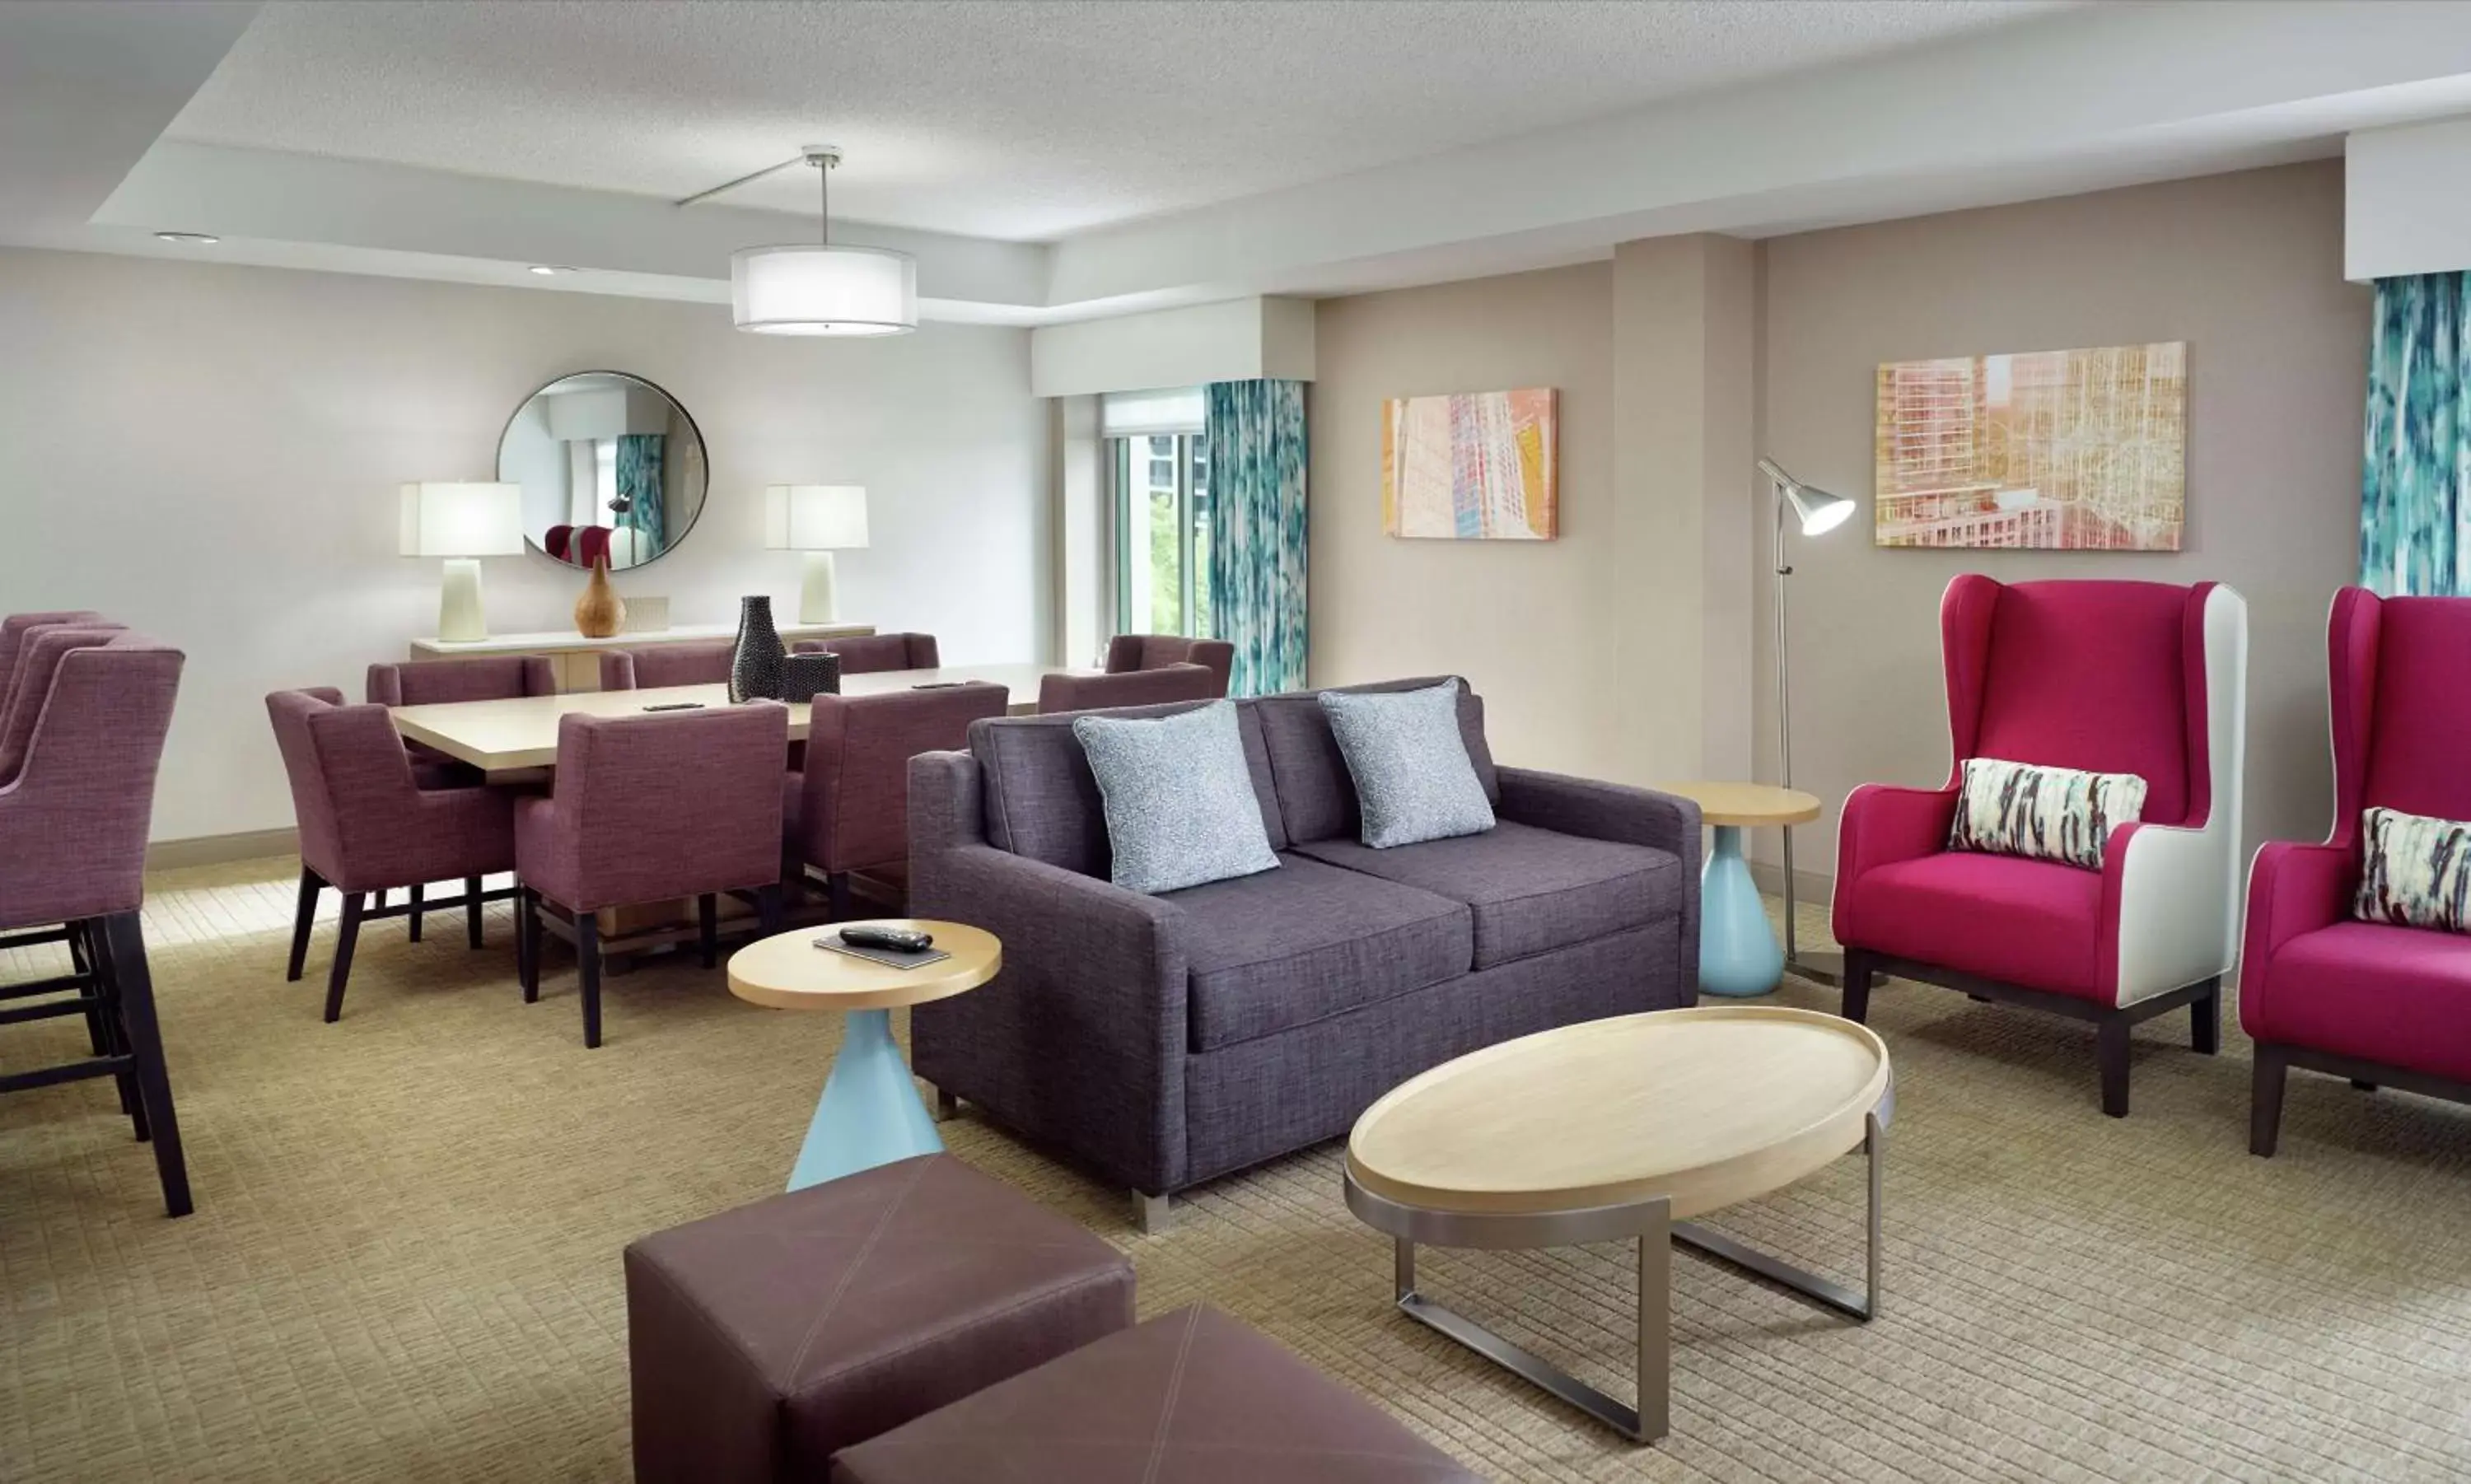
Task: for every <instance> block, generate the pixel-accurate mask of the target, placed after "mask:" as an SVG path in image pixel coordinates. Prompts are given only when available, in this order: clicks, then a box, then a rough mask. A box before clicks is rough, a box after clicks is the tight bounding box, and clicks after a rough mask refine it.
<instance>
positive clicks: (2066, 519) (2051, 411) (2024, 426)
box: [1872, 341, 2188, 552]
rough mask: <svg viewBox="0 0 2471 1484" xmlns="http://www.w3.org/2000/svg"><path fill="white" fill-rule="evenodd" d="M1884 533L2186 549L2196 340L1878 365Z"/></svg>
mask: <svg viewBox="0 0 2471 1484" xmlns="http://www.w3.org/2000/svg"><path fill="white" fill-rule="evenodd" d="M1875 426H1876V433H1877V439H1876V444H1875V464H1876V476H1877V483H1876V485H1875V486H1874V488H1875V496H1876V498H1875V499H1874V500H1873V501H1872V509H1873V514H1874V519H1875V521H1876V531H1877V541H1878V544H1879V545H1881V546H1917V547H1990V548H2008V549H2024V550H2035V551H2066V552H2176V551H2177V550H2179V537H2180V531H2181V529H2182V528H2183V527H2184V525H2185V524H2186V517H2187V469H2188V452H2187V451H2188V346H2187V342H2184V341H2170V342H2162V343H2158V344H2153V345H2111V346H2106V347H2104V348H2101V349H2096V350H2042V351H2032V352H2026V353H2022V354H2016V355H2003V356H1969V357H1957V358H1953V359H1949V360H1942V361H1899V362H1894V363H1892V364H1889V365H1882V366H1880V367H1879V385H1878V413H1877V422H1876V425H1875Z"/></svg>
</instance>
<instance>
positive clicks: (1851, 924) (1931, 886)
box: [1836, 851, 2103, 1000]
mask: <svg viewBox="0 0 2471 1484" xmlns="http://www.w3.org/2000/svg"><path fill="white" fill-rule="evenodd" d="M2102 881H2103V879H2102V874H2101V873H2100V872H2098V871H2084V870H2079V869H2078V868H2077V867H2075V866H2072V865H2059V864H2056V863H2054V862H2052V861H2048V860H2023V859H2021V858H2019V857H2015V856H1985V855H1975V854H1972V853H1970V852H1964V851H1954V852H1949V853H1947V854H1944V855H1936V856H1924V857H1922V858H1920V859H1919V860H1899V861H1896V862H1895V863H1894V864H1893V865H1883V866H1877V867H1874V868H1873V869H1871V870H1868V871H1865V872H1863V873H1862V874H1861V876H1859V877H1858V878H1856V879H1855V880H1854V881H1853V883H1852V884H1851V885H1849V886H1846V887H1844V888H1842V890H1841V894H1840V895H1839V897H1838V899H1837V912H1836V933H1837V937H1838V938H1839V939H1840V940H1842V941H1843V942H1844V943H1846V944H1847V945H1848V946H1851V947H1857V948H1865V949H1869V950H1871V952H1873V953H1879V954H1894V955H1895V956H1896V957H1899V958H1911V959H1915V960H1917V961H1918V962H1921V963H1927V964H1935V965H1938V966H1939V967H1941V968H1945V969H1954V970H1957V971H1959V972H1961V973H1965V974H1973V975H1979V976H1981V977H1982V978H1992V979H1999V980H2002V981H2004V982H2007V983H2010V984H2022V985H2024V986H2026V987H2027V988H2029V989H2047V990H2050V991H2052V992H2053V993H2055V994H2061V995H2075V996H2078V997H2080V998H2082V999H2086V1000H2093V999H2098V998H2100V996H2101V983H2102V975H2101V970H2100V968H2099V966H2098V965H2099V957H2100V954H2101V952H2102Z"/></svg>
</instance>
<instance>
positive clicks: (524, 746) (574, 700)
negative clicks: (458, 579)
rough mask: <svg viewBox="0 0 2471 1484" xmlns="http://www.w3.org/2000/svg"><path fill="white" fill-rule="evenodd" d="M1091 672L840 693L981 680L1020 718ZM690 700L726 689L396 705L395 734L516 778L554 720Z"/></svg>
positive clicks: (912, 679) (551, 731) (793, 716)
mask: <svg viewBox="0 0 2471 1484" xmlns="http://www.w3.org/2000/svg"><path fill="white" fill-rule="evenodd" d="M1095 673H1097V671H1092V670H1076V669H1072V668H1071V667H1068V666H1061V665H947V666H945V667H944V668H943V669H941V670H887V671H877V672H875V673H873V674H864V675H843V676H842V677H841V692H840V694H842V695H883V694H885V693H887V692H891V691H906V690H909V689H911V688H913V687H916V686H921V685H937V684H952V683H953V682H956V681H964V680H983V681H987V682H990V683H992V684H995V685H1000V686H1002V687H1003V688H1004V689H1005V690H1007V691H1009V692H1010V693H1011V701H1010V704H1009V707H1008V709H1009V710H1010V712H1011V714H1012V715H1014V716H1017V717H1018V716H1027V715H1028V714H1030V713H1031V712H1034V711H1036V710H1037V709H1038V684H1039V681H1040V680H1041V679H1042V678H1043V677H1045V676H1047V675H1053V674H1065V675H1089V674H1095ZM679 701H694V702H695V703H697V704H699V705H704V706H726V705H728V704H729V687H727V686H725V685H672V686H656V687H653V688H651V689H649V690H642V691H570V692H568V693H567V694H565V695H524V696H518V697H515V698H513V699H509V700H492V701H447V702H442V703H439V704H436V705H430V706H397V707H395V708H394V729H395V730H396V731H398V732H400V733H402V734H403V735H404V736H405V737H407V738H409V739H411V740H412V741H413V742H422V743H425V744H427V745H429V746H432V747H435V748H436V749H437V750H438V751H440V752H442V753H445V754H446V755H447V756H448V757H450V758H455V759H458V760H459V761H461V762H464V763H469V764H471V765H472V766H474V767H477V768H480V769H481V770H482V772H485V773H492V774H495V773H516V772H526V771H530V770H531V769H535V768H544V767H554V766H557V718H560V717H562V716H565V715H566V714H567V713H569V712H580V713H582V714H584V715H586V716H595V717H632V716H640V715H642V714H643V712H644V708H646V707H647V706H657V705H664V704H672V703H675V702H679ZM806 738H807V705H806V703H805V702H803V701H801V702H799V703H797V704H795V705H792V706H791V707H789V740H790V741H791V742H804V741H806Z"/></svg>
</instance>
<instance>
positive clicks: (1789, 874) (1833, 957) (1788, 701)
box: [1759, 459, 1860, 984]
mask: <svg viewBox="0 0 2471 1484" xmlns="http://www.w3.org/2000/svg"><path fill="white" fill-rule="evenodd" d="M1759 472H1760V473H1761V474H1763V475H1766V476H1767V480H1768V483H1770V484H1772V485H1774V486H1775V487H1776V667H1777V765H1778V766H1779V768H1780V769H1781V771H1782V772H1783V775H1784V776H1783V777H1782V778H1781V779H1780V780H1778V781H1779V782H1781V783H1782V784H1783V785H1784V787H1786V788H1788V789H1790V788H1792V787H1793V686H1792V683H1791V681H1790V680H1789V679H1788V678H1787V676H1786V673H1785V621H1784V583H1785V578H1787V577H1792V576H1793V564H1792V563H1791V562H1788V561H1786V560H1785V554H1784V532H1785V512H1786V511H1788V510H1790V511H1791V512H1792V513H1793V523H1794V524H1795V525H1796V526H1799V527H1800V529H1801V533H1802V535H1803V536H1804V537H1810V536H1822V535H1825V534H1826V533H1827V532H1829V531H1831V530H1835V529H1836V528H1837V527H1839V526H1842V525H1844V524H1845V523H1846V522H1847V521H1848V520H1850V519H1852V517H1853V512H1854V511H1855V510H1857V509H1859V508H1860V506H1856V505H1855V504H1854V503H1853V502H1852V501H1850V500H1847V498H1845V497H1844V496H1843V495H1832V494H1829V493H1828V492H1827V491H1826V490H1824V489H1820V488H1817V487H1816V486H1814V485H1810V484H1804V483H1801V482H1800V480H1797V479H1795V478H1794V477H1793V476H1792V475H1790V474H1787V473H1785V472H1784V470H1782V469H1780V468H1778V467H1777V463H1776V460H1774V459H1760V460H1759ZM1783 834H1784V963H1785V968H1786V969H1787V970H1788V971H1789V972H1791V973H1794V974H1798V975H1800V976H1801V977H1802V978H1807V979H1815V980H1817V981H1819V982H1820V983H1822V984H1842V983H1844V982H1845V960H1844V959H1843V958H1842V957H1841V956H1839V955H1837V954H1811V955H1810V956H1808V957H1804V956H1802V954H1800V951H1799V945H1798V944H1797V943H1796V942H1795V941H1794V936H1795V931H1794V928H1795V925H1794V920H1793V919H1794V906H1795V904H1794V881H1793V829H1792V827H1791V826H1787V827H1786V828H1785V830H1784V832H1783Z"/></svg>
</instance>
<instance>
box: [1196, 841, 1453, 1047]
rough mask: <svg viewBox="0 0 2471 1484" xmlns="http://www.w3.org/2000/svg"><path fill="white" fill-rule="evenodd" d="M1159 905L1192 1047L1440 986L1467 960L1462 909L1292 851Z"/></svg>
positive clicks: (1231, 1042) (1444, 899) (1223, 1043)
mask: <svg viewBox="0 0 2471 1484" xmlns="http://www.w3.org/2000/svg"><path fill="white" fill-rule="evenodd" d="M1159 900H1160V901H1162V902H1171V903H1173V904H1175V906H1176V907H1177V908H1178V910H1179V922H1178V927H1179V928H1180V930H1181V931H1182V936H1183V940H1184V945H1185V961H1186V966H1187V969H1188V971H1189V973H1190V975H1191V986H1192V988H1191V1000H1190V1009H1189V1013H1188V1016H1187V1020H1188V1023H1189V1025H1190V1028H1191V1044H1192V1048H1193V1049H1194V1050H1196V1051H1207V1050H1210V1049H1212V1048H1214V1047H1222V1046H1233V1045H1235V1044H1236V1043H1237V1042H1239V1041H1250V1040H1252V1039H1253V1038H1255V1037H1257V1036H1267V1035H1274V1034H1276V1033H1277V1032H1279V1031H1282V1030H1287V1029H1291V1028H1292V1027H1294V1026H1297V1025H1308V1024H1310V1023H1311V1022H1314V1021H1317V1020H1321V1019H1324V1018H1325V1017H1328V1016H1332V1015H1338V1014H1341V1013H1343V1012H1345V1011H1348V1010H1352V1009H1354V1008H1356V1007H1357V1006H1358V1005H1366V1004H1372V1003H1374V1002H1375V1001H1381V1000H1387V999H1389V998H1390V997H1392V996H1393V995H1403V994H1406V993H1408V992H1409V991H1411V990H1418V989H1423V988H1424V986H1426V985H1428V984H1438V983H1440V982H1441V981H1442V980H1444V979H1447V978H1456V977H1457V976H1459V975H1462V974H1465V973H1467V972H1468V966H1469V964H1470V962H1471V960H1472V958H1473V955H1474V942H1473V940H1474V929H1473V926H1472V923H1471V918H1470V915H1469V912H1468V908H1467V907H1466V906H1465V904H1463V903H1458V902H1452V901H1450V900H1449V899H1448V898H1447V897H1439V896H1435V895H1433V894H1432V893H1431V892H1428V891H1418V890H1416V889H1415V888H1413V887H1411V886H1402V885H1400V884H1398V883H1395V882H1386V881H1382V880H1380V879H1379V878H1377V877H1373V876H1367V875H1364V874H1362V873H1360V872H1355V871H1343V870H1340V869H1339V868H1338V867H1336V866H1334V865H1328V864H1325V863H1323V862H1322V861H1319V860H1307V859H1306V858H1305V857H1303V856H1298V855H1281V856H1280V857H1279V869H1278V870H1275V871H1263V872H1262V873H1261V874H1259V876H1239V877H1237V878H1236V879H1235V880H1233V881H1224V882H1212V883H1209V884H1208V885H1205V886H1192V887H1188V888H1187V889H1185V890H1183V891H1173V892H1168V893H1167V894H1166V895H1165V896H1162V897H1161V898H1159Z"/></svg>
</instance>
